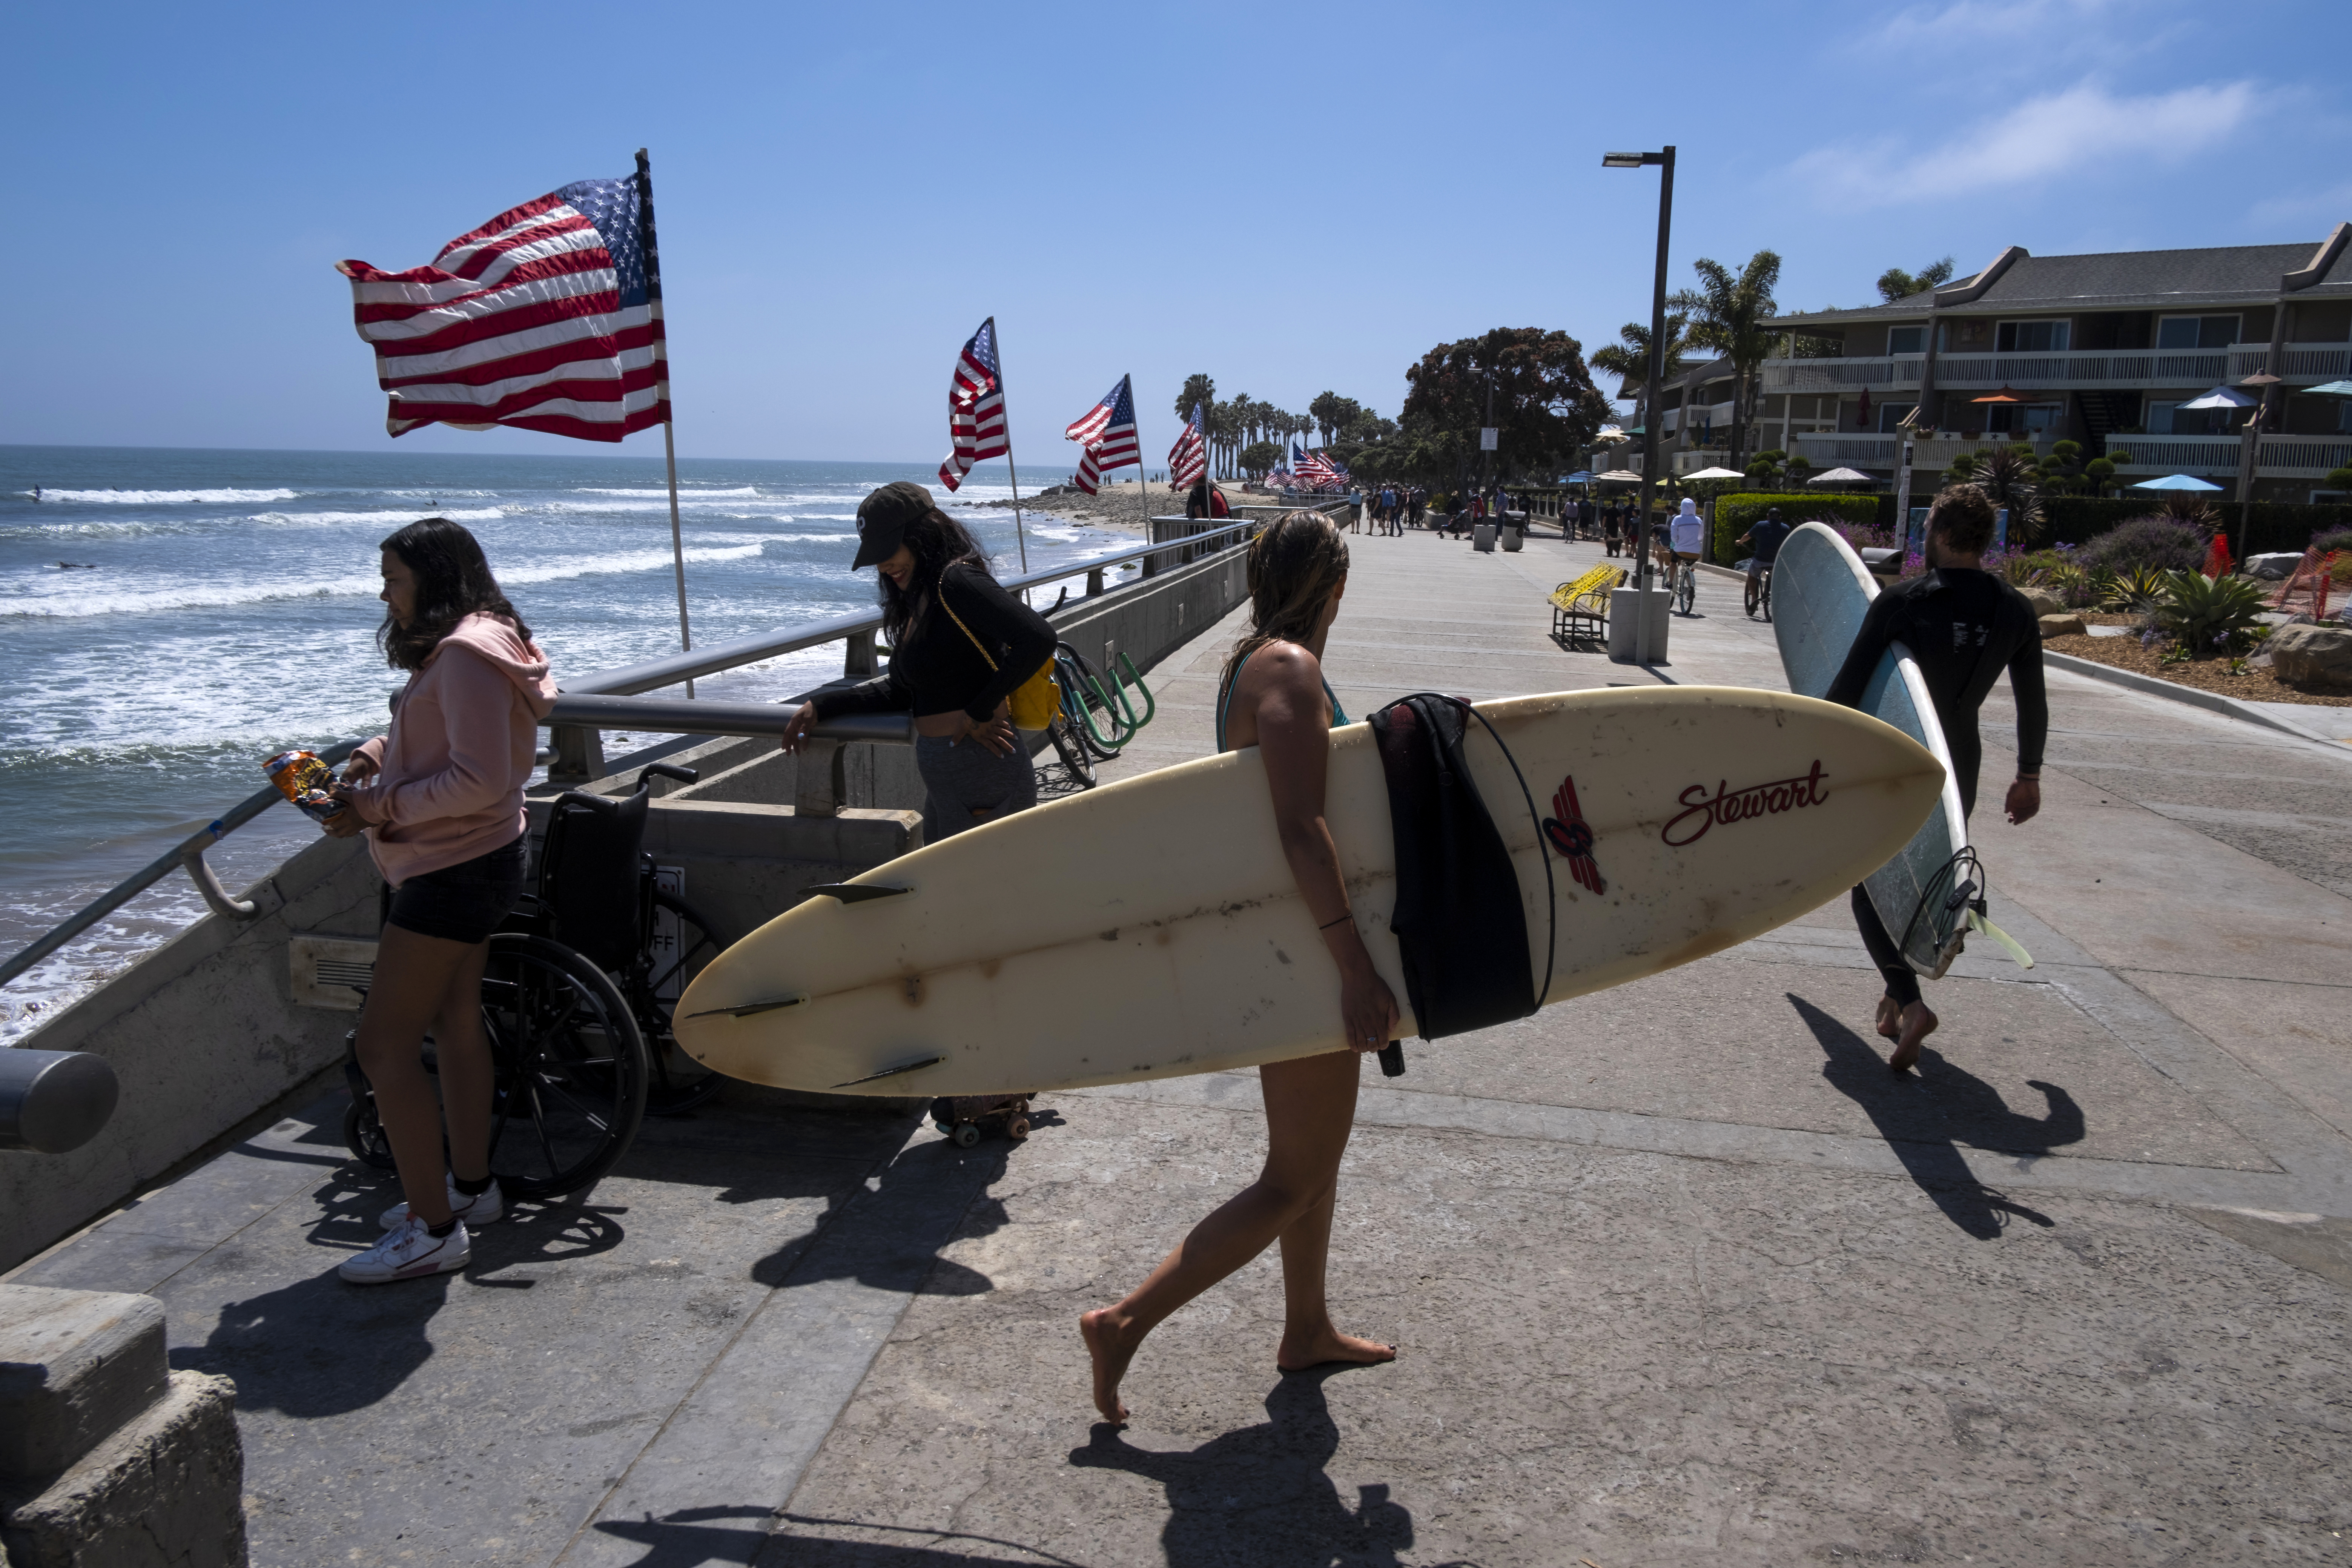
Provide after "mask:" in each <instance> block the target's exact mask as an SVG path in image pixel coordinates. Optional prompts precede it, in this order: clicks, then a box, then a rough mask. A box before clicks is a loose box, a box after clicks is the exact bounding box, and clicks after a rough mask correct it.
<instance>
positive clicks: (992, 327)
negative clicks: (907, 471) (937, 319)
mask: <svg viewBox="0 0 2352 1568" xmlns="http://www.w3.org/2000/svg"><path fill="white" fill-rule="evenodd" d="M948 441H949V444H950V451H949V453H948V460H947V461H946V462H944V463H941V464H940V483H941V484H943V485H945V486H947V488H948V489H955V488H956V487H958V486H959V485H961V484H962V483H963V477H964V476H965V475H966V474H968V473H970V472H971V466H972V465H973V464H974V463H977V462H982V461H983V460H985V459H987V458H1001V457H1003V456H1004V454H1005V453H1006V452H1008V451H1010V450H1011V449H1012V447H1013V443H1012V440H1011V438H1010V437H1007V436H1006V435H1005V433H1004V383H1003V379H1002V377H1001V375H1000V374H999V373H998V371H997V368H996V318H995V317H993V316H991V317H989V318H988V320H986V321H982V322H981V324H980V331H976V332H974V333H972V335H971V342H967V343H965V344H964V345H963V353H960V354H958V355H957V356H956V367H955V375H954V377H953V378H952V379H951V380H950V381H949V383H948Z"/></svg>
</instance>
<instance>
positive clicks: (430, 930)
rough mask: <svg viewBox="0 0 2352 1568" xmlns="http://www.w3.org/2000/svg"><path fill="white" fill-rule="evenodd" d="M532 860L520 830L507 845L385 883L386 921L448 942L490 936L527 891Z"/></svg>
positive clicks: (473, 939) (471, 940) (388, 923)
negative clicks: (396, 882)
mask: <svg viewBox="0 0 2352 1568" xmlns="http://www.w3.org/2000/svg"><path fill="white" fill-rule="evenodd" d="M528 862H529V857H528V853H527V851H526V850H525V848H524V846H523V836H521V835H517V836H516V837H515V840H514V842H513V843H511V844H509V845H507V846H506V847H503V848H499V849H493V850H491V851H490V852H489V853H488V854H487V855H477V856H475V857H474V858H472V859H471V860H460V861H459V862H457V864H456V865H455V866H444V867H442V868H441V869H439V870H438V871H427V872H425V874H424V875H423V876H421V877H411V878H410V879H408V880H406V881H405V882H403V883H402V884H401V885H400V886H399V887H397V888H390V889H385V892H386V895H387V896H386V898H385V900H384V915H383V920H384V923H385V924H386V925H395V926H398V927H399V928H400V929H401V930H403V931H415V933H416V934H417V935H419V936H437V937H439V938H441V939H442V940H444V941H445V942H486V941H488V939H489V935H490V933H491V932H492V931H496V930H498V929H499V927H500V926H502V925H504V924H505V923H506V919H507V916H508V915H509V914H511V913H512V912H513V911H514V907H515V903H516V901H517V900H520V898H521V897H522V883H523V872H524V870H525V868H526V867H527V865H528Z"/></svg>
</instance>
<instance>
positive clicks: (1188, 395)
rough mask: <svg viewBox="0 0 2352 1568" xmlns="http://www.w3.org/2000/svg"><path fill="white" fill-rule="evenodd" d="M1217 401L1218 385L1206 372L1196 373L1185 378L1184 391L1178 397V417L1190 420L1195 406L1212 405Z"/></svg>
mask: <svg viewBox="0 0 2352 1568" xmlns="http://www.w3.org/2000/svg"><path fill="white" fill-rule="evenodd" d="M1216 401H1217V384H1216V383H1215V382H1213V381H1212V380H1210V379H1209V375H1208V373H1207V372H1205V371H1200V372H1195V373H1194V374H1191V375H1188V376H1186V377H1185V378H1184V390H1183V391H1181V392H1180V393H1178V394H1177V395H1176V417H1177V418H1179V419H1190V418H1191V417H1192V408H1193V405H1195V404H1200V405H1210V404H1213V403H1215V402H1216Z"/></svg>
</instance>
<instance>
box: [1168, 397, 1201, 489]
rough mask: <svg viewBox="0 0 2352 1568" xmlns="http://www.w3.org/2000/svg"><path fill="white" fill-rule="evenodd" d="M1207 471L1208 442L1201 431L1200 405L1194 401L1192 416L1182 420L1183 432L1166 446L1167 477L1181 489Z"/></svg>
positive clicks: (1186, 487) (1188, 486)
mask: <svg viewBox="0 0 2352 1568" xmlns="http://www.w3.org/2000/svg"><path fill="white" fill-rule="evenodd" d="M1208 471H1209V443H1208V440H1207V438H1206V437H1203V436H1202V433H1201V405H1199V404H1197V403H1195V404H1194V405H1192V418H1190V419H1188V420H1186V421H1185V422H1184V433H1183V434H1182V435H1181V436H1179V437H1176V444H1175V445H1174V446H1173V447H1169V448H1168V479H1169V482H1170V483H1171V484H1173V485H1174V486H1175V487H1176V488H1177V489H1180V490H1181V489H1188V488H1190V487H1191V485H1192V482H1193V481H1194V480H1195V479H1200V478H1202V476H1203V475H1205V474H1206V473H1208Z"/></svg>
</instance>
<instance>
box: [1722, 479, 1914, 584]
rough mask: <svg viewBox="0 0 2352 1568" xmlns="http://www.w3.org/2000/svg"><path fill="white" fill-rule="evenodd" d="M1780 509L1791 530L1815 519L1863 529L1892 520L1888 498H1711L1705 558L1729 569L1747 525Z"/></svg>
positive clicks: (1891, 503)
mask: <svg viewBox="0 0 2352 1568" xmlns="http://www.w3.org/2000/svg"><path fill="white" fill-rule="evenodd" d="M1881 501H1885V503H1886V507H1885V510H1886V517H1885V520H1883V521H1882V520H1881V518H1880V517H1879V511H1880V507H1879V502H1881ZM1776 506H1777V507H1779V508H1780V521H1783V522H1785V523H1787V524H1789V525H1790V527H1791V528H1793V527H1795V526H1796V525H1797V524H1799V523H1801V522H1811V521H1813V520H1814V519H1815V518H1820V519H1822V521H1832V520H1837V521H1845V522H1851V523H1854V524H1857V525H1860V526H1863V527H1868V526H1871V525H1873V524H1877V525H1879V526H1885V524H1886V523H1889V522H1892V521H1894V508H1895V498H1893V497H1892V496H1839V495H1800V494H1795V493H1790V494H1788V495H1754V494H1750V495H1736V496H1717V497H1716V499H1715V535H1714V539H1715V549H1714V551H1713V552H1711V553H1710V555H1709V556H1708V559H1709V560H1711V561H1714V562H1715V563H1717V564H1718V565H1722V566H1730V565H1735V564H1737V563H1738V562H1739V561H1740V560H1742V559H1743V558H1744V552H1742V551H1741V550H1740V549H1739V547H1738V546H1737V545H1736V544H1734V543H1732V541H1733V540H1735V539H1738V537H1739V536H1740V535H1741V534H1743V533H1745V532H1747V531H1748V524H1749V523H1752V522H1754V521H1756V520H1757V519H1758V518H1759V517H1762V516H1763V515H1764V514H1765V513H1766V512H1767V511H1769V510H1771V509H1772V508H1774V507H1776Z"/></svg>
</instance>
